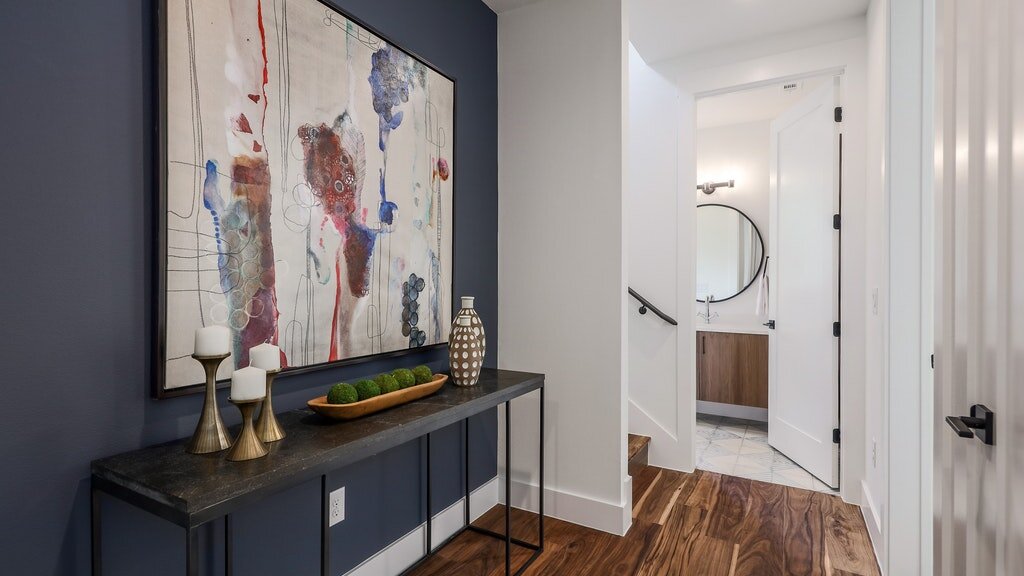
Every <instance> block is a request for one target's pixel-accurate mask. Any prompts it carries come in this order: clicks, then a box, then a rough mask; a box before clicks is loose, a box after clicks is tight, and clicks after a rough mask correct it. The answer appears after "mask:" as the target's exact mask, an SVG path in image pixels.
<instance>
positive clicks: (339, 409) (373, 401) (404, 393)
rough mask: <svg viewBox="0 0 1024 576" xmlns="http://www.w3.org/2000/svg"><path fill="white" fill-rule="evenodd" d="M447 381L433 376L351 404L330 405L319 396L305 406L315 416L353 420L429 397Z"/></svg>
mask: <svg viewBox="0 0 1024 576" xmlns="http://www.w3.org/2000/svg"><path fill="white" fill-rule="evenodd" d="M447 381H448V376H447V375H445V374H435V375H434V379H433V380H431V381H430V382H424V383H423V384H417V385H415V386H410V387H408V388H403V389H401V390H395V391H394V392H388V393H387V394H381V395H380V396H374V397H373V398H367V399H366V400H360V401H359V402H353V403H351V404H330V403H328V402H327V396H320V397H319V398H314V399H312V400H310V401H309V402H306V405H307V406H309V407H310V408H311V409H312V410H313V411H314V412H316V413H317V414H320V415H321V416H326V417H327V418H333V419H334V420H353V419H355V418H360V417H362V416H366V415H367V414H373V413H374V412H380V411H381V410H387V409H388V408H392V407H394V406H398V405H400V404H405V403H407V402H412V401H413V400H419V399H420V398H424V397H426V396H430V395H431V394H433V393H434V392H437V391H438V390H440V389H441V387H442V386H444V383H445V382H447Z"/></svg>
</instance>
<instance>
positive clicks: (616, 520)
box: [498, 476, 632, 536]
mask: <svg viewBox="0 0 1024 576" xmlns="http://www.w3.org/2000/svg"><path fill="white" fill-rule="evenodd" d="M623 483H624V484H623V486H624V488H623V489H624V490H630V489H631V485H632V478H629V477H628V476H627V477H626V479H625V480H623ZM539 492H540V491H539V490H538V488H537V486H536V485H534V484H530V483H527V482H520V481H518V480H516V479H514V478H513V479H512V500H511V502H512V506H513V507H515V508H519V509H522V510H529V511H530V512H534V513H536V512H538V511H539V510H540V506H539V503H540V500H539ZM498 501H499V502H500V503H504V502H505V480H504V478H502V479H501V480H500V482H499V486H498ZM627 504H628V503H627ZM544 515H545V516H551V517H553V518H558V519H559V520H565V521H566V522H571V523H573V524H579V525H580V526H586V527H588V528H593V529H595V530H601V531H602V532H608V533H609V534H615V535H616V536H623V535H625V534H626V532H627V531H629V527H630V525H631V522H632V507H631V506H627V505H620V504H613V503H611V502H605V501H603V500H597V499H594V498H589V497H587V496H580V495H578V494H571V493H569V492H561V491H557V490H554V489H551V488H545V489H544Z"/></svg>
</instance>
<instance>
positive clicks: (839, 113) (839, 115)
mask: <svg viewBox="0 0 1024 576" xmlns="http://www.w3.org/2000/svg"><path fill="white" fill-rule="evenodd" d="M842 121H843V107H842V106H836V122H842Z"/></svg>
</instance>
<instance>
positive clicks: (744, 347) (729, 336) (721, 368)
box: [697, 331, 768, 408]
mask: <svg viewBox="0 0 1024 576" xmlns="http://www.w3.org/2000/svg"><path fill="white" fill-rule="evenodd" d="M697 399H698V400H704V401H707V402H720V403H722V404H737V405H740V406H753V407H756V408H767V407H768V336H765V335H761V334H738V333H732V332H700V331H698V332H697Z"/></svg>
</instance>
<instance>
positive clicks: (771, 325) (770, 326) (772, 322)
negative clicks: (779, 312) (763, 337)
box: [764, 320, 775, 330]
mask: <svg viewBox="0 0 1024 576" xmlns="http://www.w3.org/2000/svg"><path fill="white" fill-rule="evenodd" d="M764 325H765V326H767V327H768V329H769V330H775V320H769V321H767V322H765V323H764Z"/></svg>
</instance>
